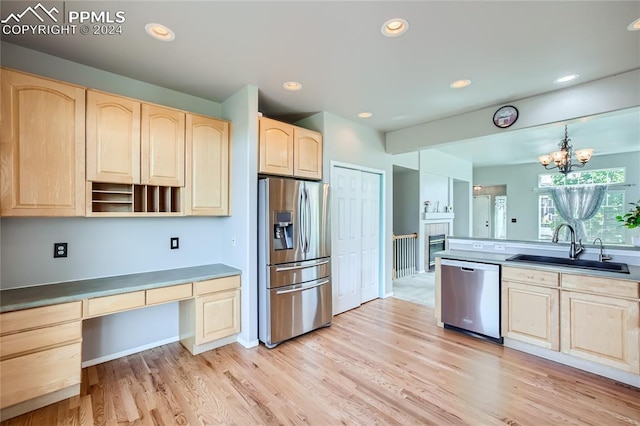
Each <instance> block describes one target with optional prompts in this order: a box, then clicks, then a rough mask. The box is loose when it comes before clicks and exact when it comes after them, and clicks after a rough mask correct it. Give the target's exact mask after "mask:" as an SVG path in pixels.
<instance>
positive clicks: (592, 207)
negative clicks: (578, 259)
mask: <svg viewBox="0 0 640 426" xmlns="http://www.w3.org/2000/svg"><path fill="white" fill-rule="evenodd" d="M550 191H551V197H552V198H553V204H554V206H555V208H556V211H557V212H558V213H559V214H560V216H561V217H562V218H563V219H564V220H565V221H566V222H567V223H568V224H569V225H571V226H572V227H573V229H575V231H576V241H577V240H578V239H580V238H582V239H583V240H584V238H585V236H586V234H587V231H586V227H585V224H584V222H585V221H586V220H589V219H591V218H592V217H593V216H595V214H596V213H597V212H598V210H599V209H600V206H601V205H602V201H603V200H604V197H605V195H606V193H607V185H579V186H558V187H555V188H550Z"/></svg>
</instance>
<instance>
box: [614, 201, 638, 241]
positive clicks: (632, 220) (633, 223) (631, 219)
mask: <svg viewBox="0 0 640 426" xmlns="http://www.w3.org/2000/svg"><path fill="white" fill-rule="evenodd" d="M629 204H631V205H632V206H633V207H632V208H631V209H630V210H629V211H628V212H627V213H625V214H624V216H622V215H618V216H616V220H617V221H618V222H622V226H624V227H626V228H628V229H634V228H637V227H639V226H640V200H638V201H636V202H635V203H629ZM631 243H632V244H633V245H634V246H638V247H640V235H636V236H634V237H631Z"/></svg>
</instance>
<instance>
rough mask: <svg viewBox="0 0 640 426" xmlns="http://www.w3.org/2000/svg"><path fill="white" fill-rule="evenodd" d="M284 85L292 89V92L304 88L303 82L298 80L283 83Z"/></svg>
mask: <svg viewBox="0 0 640 426" xmlns="http://www.w3.org/2000/svg"><path fill="white" fill-rule="evenodd" d="M282 87H284V88H285V89H287V90H291V91H292V92H295V91H296V90H300V89H302V84H300V83H298V82H297V81H287V82H286V83H284V84H283V85H282Z"/></svg>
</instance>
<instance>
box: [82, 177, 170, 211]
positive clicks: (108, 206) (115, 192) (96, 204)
mask: <svg viewBox="0 0 640 426" xmlns="http://www.w3.org/2000/svg"><path fill="white" fill-rule="evenodd" d="M88 184H89V185H90V194H89V196H90V200H89V201H90V203H91V211H90V212H89V213H90V214H96V213H97V214H105V215H109V214H110V213H116V214H118V215H119V216H121V215H125V216H128V215H129V214H130V215H131V216H136V215H137V214H173V215H176V214H180V212H181V205H182V204H181V190H182V188H181V187H173V186H155V185H132V184H124V183H103V182H88Z"/></svg>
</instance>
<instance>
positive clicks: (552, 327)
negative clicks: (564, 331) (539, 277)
mask: <svg viewBox="0 0 640 426" xmlns="http://www.w3.org/2000/svg"><path fill="white" fill-rule="evenodd" d="M559 298H560V297H559V290H558V289H557V288H549V287H542V286H535V285H530V284H522V283H516V282H511V281H503V283H502V334H503V336H504V337H509V338H511V339H514V340H520V341H522V342H525V343H529V344H531V345H536V346H540V347H543V348H547V349H551V350H554V351H557V350H559V349H560V323H559V321H560V315H559V312H558V309H559Z"/></svg>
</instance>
